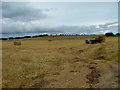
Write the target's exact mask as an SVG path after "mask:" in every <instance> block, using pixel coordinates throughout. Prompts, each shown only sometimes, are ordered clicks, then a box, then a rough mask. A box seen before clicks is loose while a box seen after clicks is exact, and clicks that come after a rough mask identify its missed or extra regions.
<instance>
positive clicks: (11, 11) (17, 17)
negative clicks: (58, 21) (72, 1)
mask: <svg viewBox="0 0 120 90" xmlns="http://www.w3.org/2000/svg"><path fill="white" fill-rule="evenodd" d="M2 16H3V18H9V19H12V20H14V21H32V20H40V19H44V18H47V14H46V13H43V10H41V9H35V8H32V7H30V5H29V4H28V3H22V2H21V3H10V2H4V3H3V4H2Z"/></svg>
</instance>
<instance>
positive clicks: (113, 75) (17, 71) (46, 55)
mask: <svg viewBox="0 0 120 90" xmlns="http://www.w3.org/2000/svg"><path fill="white" fill-rule="evenodd" d="M92 37H97V36H93V35H88V36H84V35H83V36H57V37H39V38H30V39H20V40H17V41H21V43H22V45H14V44H13V42H14V41H16V40H6V41H2V48H1V49H2V87H3V88H117V87H118V84H119V82H120V81H119V80H118V78H120V75H118V37H106V39H105V42H103V43H97V44H85V40H86V39H93V38H92Z"/></svg>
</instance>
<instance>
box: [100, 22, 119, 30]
mask: <svg viewBox="0 0 120 90" xmlns="http://www.w3.org/2000/svg"><path fill="white" fill-rule="evenodd" d="M117 23H118V22H109V23H106V24H100V25H99V27H100V28H101V29H102V28H103V29H108V28H109V27H108V26H109V25H113V24H117Z"/></svg>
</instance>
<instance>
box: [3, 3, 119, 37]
mask: <svg viewBox="0 0 120 90" xmlns="http://www.w3.org/2000/svg"><path fill="white" fill-rule="evenodd" d="M117 27H118V3H117V2H56V3H55V2H29V3H28V2H16V3H15V2H3V3H2V35H3V37H11V36H24V35H39V34H44V33H48V34H62V33H64V34H104V33H106V32H113V33H117V32H118V28H117Z"/></svg>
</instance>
